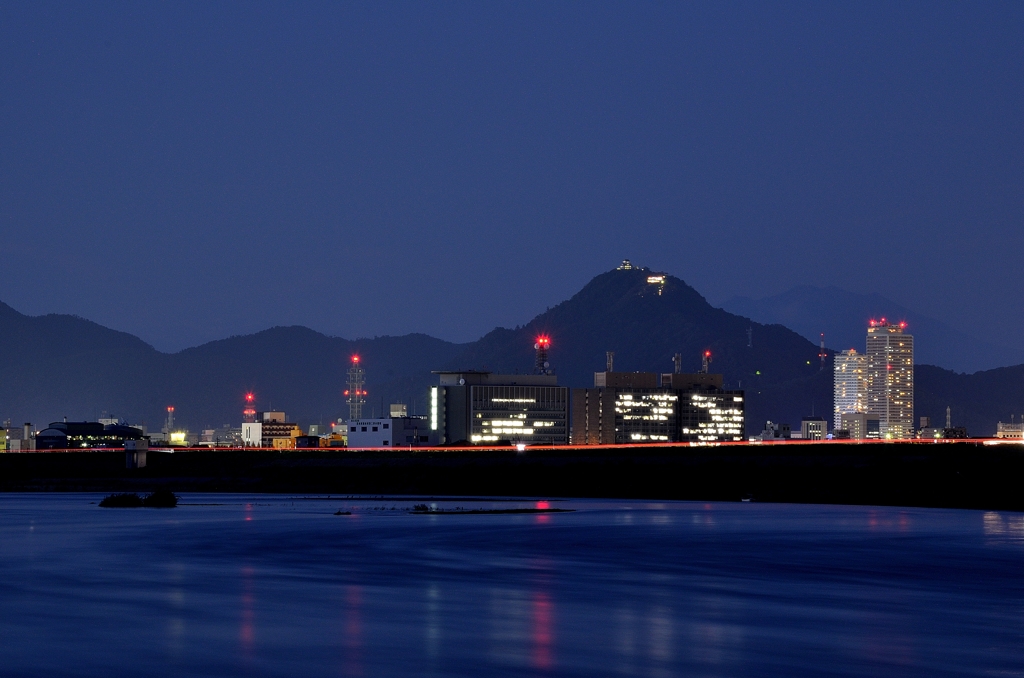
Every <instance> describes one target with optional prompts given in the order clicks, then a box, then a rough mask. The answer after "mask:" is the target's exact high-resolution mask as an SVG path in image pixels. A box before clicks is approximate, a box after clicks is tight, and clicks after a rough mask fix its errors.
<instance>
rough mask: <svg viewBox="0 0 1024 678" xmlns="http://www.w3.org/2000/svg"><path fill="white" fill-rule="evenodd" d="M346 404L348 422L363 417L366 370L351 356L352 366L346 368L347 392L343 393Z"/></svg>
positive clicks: (357, 359) (357, 358) (356, 358)
mask: <svg viewBox="0 0 1024 678" xmlns="http://www.w3.org/2000/svg"><path fill="white" fill-rule="evenodd" d="M345 397H346V402H347V403H348V420H349V421H355V420H356V419H361V418H362V417H363V405H364V404H365V403H366V370H364V369H363V366H362V365H361V364H360V362H359V356H358V355H354V356H352V366H351V367H349V368H348V390H346V391H345Z"/></svg>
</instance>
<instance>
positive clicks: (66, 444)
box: [35, 421, 145, 450]
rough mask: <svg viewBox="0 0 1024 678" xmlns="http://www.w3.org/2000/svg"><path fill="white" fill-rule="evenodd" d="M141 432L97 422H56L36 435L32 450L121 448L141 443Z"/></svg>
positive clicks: (118, 425)
mask: <svg viewBox="0 0 1024 678" xmlns="http://www.w3.org/2000/svg"><path fill="white" fill-rule="evenodd" d="M144 439H145V436H144V435H143V433H142V429H138V428H135V427H134V426H125V425H123V424H107V425H103V424H101V423H99V422H98V421H55V422H53V423H51V424H50V425H49V426H48V427H47V428H44V429H43V430H42V431H40V432H39V433H37V434H36V437H35V449H38V450H67V449H76V448H78V449H81V448H86V449H89V448H120V449H123V448H124V444H125V441H128V440H144Z"/></svg>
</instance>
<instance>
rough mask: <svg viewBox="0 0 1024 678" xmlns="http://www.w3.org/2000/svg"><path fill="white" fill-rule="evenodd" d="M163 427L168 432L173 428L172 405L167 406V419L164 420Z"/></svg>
mask: <svg viewBox="0 0 1024 678" xmlns="http://www.w3.org/2000/svg"><path fill="white" fill-rule="evenodd" d="M164 428H165V429H167V430H166V431H165V432H166V433H170V432H171V431H172V430H174V407H173V406H171V407H168V408H167V421H165V422H164Z"/></svg>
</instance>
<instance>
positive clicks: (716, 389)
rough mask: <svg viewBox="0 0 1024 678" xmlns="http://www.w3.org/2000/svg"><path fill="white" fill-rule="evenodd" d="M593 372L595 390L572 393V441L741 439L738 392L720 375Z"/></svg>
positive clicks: (582, 443) (742, 404)
mask: <svg viewBox="0 0 1024 678" xmlns="http://www.w3.org/2000/svg"><path fill="white" fill-rule="evenodd" d="M658 381H659V380H658V375H657V374H655V373H653V372H611V371H607V372H595V373H594V387H593V388H586V389H575V390H574V391H573V443H575V444H580V445H612V444H624V443H648V442H650V443H659V442H693V443H711V442H722V441H738V440H743V435H744V433H743V429H744V402H743V392H742V391H726V390H723V389H722V375H720V374H705V373H701V374H679V373H676V374H663V375H661V380H660V381H661V383H660V384H659V383H658Z"/></svg>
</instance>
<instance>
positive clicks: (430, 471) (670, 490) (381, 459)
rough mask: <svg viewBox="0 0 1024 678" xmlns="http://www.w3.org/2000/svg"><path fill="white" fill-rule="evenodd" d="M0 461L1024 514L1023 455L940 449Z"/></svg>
mask: <svg viewBox="0 0 1024 678" xmlns="http://www.w3.org/2000/svg"><path fill="white" fill-rule="evenodd" d="M124 466H125V464H124V454H123V453H121V452H89V453H77V452H76V453H36V454H3V455H0V490H3V491H100V492H152V491H154V490H158V489H170V490H173V491H175V492H197V491H200V492H206V491H208V492H302V493H328V494H411V495H431V496H441V495H458V496H467V495H469V496H488V495H490V496H543V497H558V496H562V497H619V498H651V499H696V500H731V501H737V500H739V499H741V498H743V497H745V496H750V497H753V499H754V500H756V501H769V502H807V503H841V504H879V505H905V506H945V507H958V508H987V509H1004V510H1024V489H1022V486H1024V484H1022V482H1021V479H1022V478H1024V450H1022V449H1021V448H1019V447H1016V446H1013V447H983V446H981V445H975V444H969V443H962V444H944V445H793V446H773V447H770V448H765V447H722V448H692V449H681V450H680V449H646V450H642V449H641V450H636V449H634V450H628V451H622V450H607V449H585V450H580V449H570V450H559V451H550V450H544V451H542V450H534V451H528V452H526V453H524V454H516V453H515V452H514V451H511V450H510V451H508V452H505V451H490V452H481V451H443V452H441V451H438V452H408V451H395V452H338V451H330V452H328V451H316V450H312V451H294V452H270V451H259V452H242V451H196V452H175V453H174V454H160V453H150V455H149V466H147V467H146V468H143V469H135V470H129V469H126V468H124Z"/></svg>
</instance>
